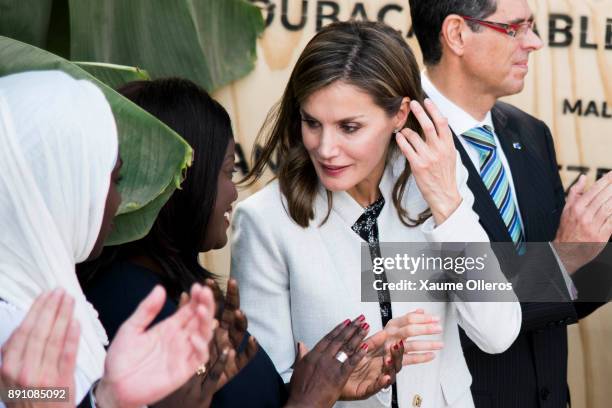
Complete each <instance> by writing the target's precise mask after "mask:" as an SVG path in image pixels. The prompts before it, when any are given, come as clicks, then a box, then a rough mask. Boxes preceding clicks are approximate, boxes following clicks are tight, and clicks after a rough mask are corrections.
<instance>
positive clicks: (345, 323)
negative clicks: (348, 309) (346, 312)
mask: <svg viewBox="0 0 612 408" xmlns="http://www.w3.org/2000/svg"><path fill="white" fill-rule="evenodd" d="M349 324H351V321H350V320H349V319H346V320H345V321H344V327H346V326H348V325H349Z"/></svg>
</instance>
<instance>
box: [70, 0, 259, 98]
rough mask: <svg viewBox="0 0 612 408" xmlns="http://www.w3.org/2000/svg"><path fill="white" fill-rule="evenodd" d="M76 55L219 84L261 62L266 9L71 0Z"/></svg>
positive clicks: (224, 1) (242, 3)
mask: <svg viewBox="0 0 612 408" xmlns="http://www.w3.org/2000/svg"><path fill="white" fill-rule="evenodd" d="M69 9H70V33H71V53H70V55H71V59H73V60H83V61H100V62H108V63H113V64H123V65H129V66H141V67H146V69H147V70H148V72H149V73H150V74H151V77H152V78H159V77H167V76H180V77H184V78H188V79H191V80H192V81H194V82H197V83H198V84H200V85H201V86H203V87H204V88H205V89H207V90H209V91H212V90H215V89H218V88H220V87H222V86H224V85H226V84H228V83H229V82H232V81H234V80H236V79H238V78H240V77H242V76H244V75H246V74H248V73H249V72H250V71H251V70H252V69H253V67H254V63H255V59H256V40H257V37H258V35H259V34H261V33H262V32H263V29H264V21H263V17H262V14H261V10H260V9H259V8H258V7H256V6H255V5H253V4H251V3H249V2H248V1H246V0H170V1H168V0H129V1H126V0H104V1H100V0H69Z"/></svg>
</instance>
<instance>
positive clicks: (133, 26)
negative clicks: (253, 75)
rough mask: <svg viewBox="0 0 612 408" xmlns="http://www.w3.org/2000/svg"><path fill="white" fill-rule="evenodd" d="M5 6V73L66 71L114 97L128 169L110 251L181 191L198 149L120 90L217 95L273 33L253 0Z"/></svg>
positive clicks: (18, 2) (0, 29)
mask: <svg viewBox="0 0 612 408" xmlns="http://www.w3.org/2000/svg"><path fill="white" fill-rule="evenodd" d="M7 3H8V4H7ZM0 8H1V9H2V13H0V34H1V35H4V36H6V37H0V75H7V74H10V73H15V72H22V71H27V70H41V69H60V70H62V71H65V72H67V73H68V74H70V75H72V76H73V77H74V78H82V79H88V80H90V81H92V82H95V83H96V84H97V85H98V86H99V87H100V88H101V89H102V91H103V92H104V93H105V95H106V97H107V99H108V101H109V103H110V105H111V108H112V110H113V114H114V116H115V119H116V121H117V127H118V131H119V139H120V150H121V156H122V158H123V160H124V163H125V166H124V170H123V171H122V176H123V180H124V181H123V182H122V185H121V187H120V188H121V192H122V196H123V204H122V205H121V208H120V209H119V214H118V217H117V219H116V221H115V231H114V232H113V234H112V236H111V237H110V239H109V240H108V241H107V244H108V245H116V244H120V243H124V242H129V241H132V240H135V239H138V238H141V237H142V236H144V235H145V234H146V233H147V232H148V231H149V229H150V228H151V225H152V223H153V221H154V220H155V218H156V217H157V214H158V212H159V210H160V209H161V207H162V206H163V205H164V204H165V202H166V201H167V200H168V198H169V197H170V195H171V194H172V193H173V192H174V190H175V189H176V188H178V187H179V186H180V183H181V182H182V180H183V177H184V175H185V172H186V170H187V167H188V166H189V165H190V163H191V159H192V150H191V148H190V147H189V145H188V144H187V143H186V142H185V141H184V140H183V139H182V138H181V137H180V136H179V135H177V134H176V133H175V132H173V131H172V130H171V129H169V128H168V127H167V126H165V125H164V124H163V123H161V122H160V121H159V120H157V119H156V118H154V117H153V116H151V115H150V114H148V113H147V112H146V111H144V110H142V109H141V108H139V107H138V106H137V105H135V104H133V103H132V102H130V101H129V100H127V99H126V98H124V97H123V96H121V95H120V94H118V93H117V92H115V91H114V89H115V88H117V87H118V86H120V85H122V84H124V83H126V82H129V81H132V80H136V79H140V80H147V79H150V78H157V77H166V76H181V77H185V78H188V79H191V80H193V81H194V82H196V83H199V84H200V85H202V86H203V87H204V88H206V89H208V90H210V91H212V90H214V89H216V88H219V87H221V86H223V85H225V84H227V83H229V82H231V81H234V80H236V79H238V78H239V77H241V76H244V75H246V74H247V73H248V72H249V71H250V70H252V68H253V66H254V61H255V57H256V53H255V49H256V48H255V45H256V38H257V36H258V35H259V34H260V33H261V32H262V31H263V28H264V24H263V18H262V16H261V12H260V10H259V9H258V8H257V7H255V6H253V5H252V4H250V3H248V2H247V1H245V0H171V1H168V0H129V1H125V0H104V1H99V0H8V1H4V4H3V5H2V7H0ZM237 28H239V29H237ZM7 37H10V38H7ZM41 48H43V49H41ZM44 48H46V49H47V50H48V51H45V50H44ZM55 54H58V55H55ZM68 59H72V60H78V61H96V62H71V61H69V60H68ZM117 64H122V65H117ZM134 67H145V68H146V70H143V69H139V68H134Z"/></svg>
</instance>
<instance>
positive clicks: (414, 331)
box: [384, 309, 444, 365]
mask: <svg viewBox="0 0 612 408" xmlns="http://www.w3.org/2000/svg"><path fill="white" fill-rule="evenodd" d="M439 323H440V318H438V317H437V316H432V315H428V314H425V312H424V311H423V309H417V310H415V311H414V312H410V313H406V314H405V315H403V316H400V317H396V318H394V319H391V320H390V321H389V322H388V323H387V325H386V326H385V328H384V331H385V332H386V333H387V344H389V343H391V344H393V343H396V342H398V341H403V343H404V358H403V362H402V364H403V365H410V364H421V363H427V362H429V361H431V360H433V359H434V358H435V353H434V352H435V351H437V350H440V349H442V347H444V344H443V343H442V342H441V341H433V340H408V339H409V338H411V337H417V336H427V335H432V334H440V333H442V327H441V326H440V324H439Z"/></svg>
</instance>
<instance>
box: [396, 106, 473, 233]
mask: <svg viewBox="0 0 612 408" xmlns="http://www.w3.org/2000/svg"><path fill="white" fill-rule="evenodd" d="M425 108H426V109H427V112H429V115H431V119H430V118H429V116H427V113H426V112H425V110H423V108H422V107H421V105H420V104H419V103H418V102H417V101H412V102H410V110H411V111H412V113H413V114H414V115H415V117H416V118H417V120H418V121H419V123H420V125H421V128H422V129H423V133H424V136H425V140H423V139H422V138H421V136H420V135H419V134H418V133H417V132H415V131H413V130H412V129H408V128H405V129H403V130H402V131H401V132H399V133H397V135H396V138H395V140H396V142H397V144H398V146H399V148H400V150H401V151H402V153H403V154H404V156H405V157H406V159H407V160H408V162H409V163H410V169H411V170H412V174H413V175H414V178H415V181H416V183H417V186H418V187H419V190H420V191H421V194H423V198H425V200H426V201H427V203H428V204H429V208H430V209H431V213H432V215H433V217H434V220H435V222H436V225H440V224H442V223H443V222H444V221H445V220H446V219H447V218H448V217H449V216H450V215H451V214H452V213H453V212H454V211H455V210H456V209H457V207H459V204H461V195H460V194H459V190H458V189H457V179H456V165H457V150H456V149H455V144H454V142H453V135H452V133H451V131H450V128H449V127H448V120H447V119H446V118H445V117H444V116H442V114H441V113H440V111H438V108H436V106H435V105H434V104H433V102H431V101H430V100H429V99H426V100H425ZM432 119H433V122H432Z"/></svg>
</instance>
